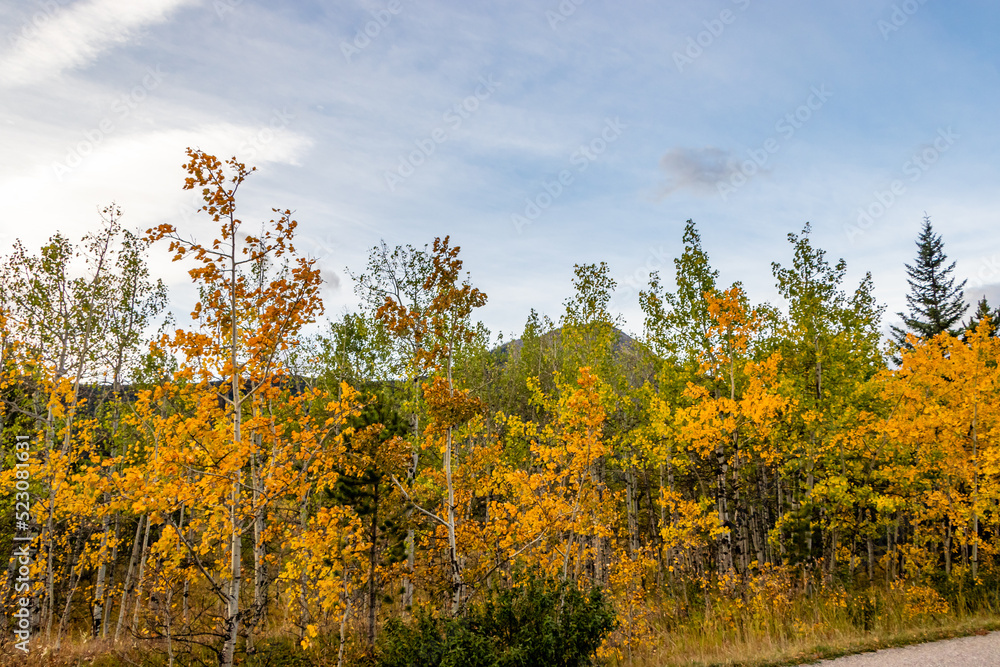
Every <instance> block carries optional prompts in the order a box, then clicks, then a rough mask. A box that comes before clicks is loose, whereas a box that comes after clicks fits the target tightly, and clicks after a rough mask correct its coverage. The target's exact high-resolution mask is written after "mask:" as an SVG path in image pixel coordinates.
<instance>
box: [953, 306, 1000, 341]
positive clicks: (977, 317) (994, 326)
mask: <svg viewBox="0 0 1000 667" xmlns="http://www.w3.org/2000/svg"><path fill="white" fill-rule="evenodd" d="M984 317H985V318H987V319H988V321H989V324H990V335H991V336H996V335H997V332H998V331H1000V308H993V307H992V306H990V304H989V301H987V300H986V297H985V296H984V297H983V298H981V299H980V300H979V303H977V304H976V312H974V313H973V314H972V315H970V316H969V319H967V320H966V321H965V322H964V323H963V324H962V330H963V332H965V331H975V330H976V328H977V327H978V326H979V323H980V322H982V321H983V318H984ZM962 337H963V339H965V338H966V336H965V335H964V333H963V336H962Z"/></svg>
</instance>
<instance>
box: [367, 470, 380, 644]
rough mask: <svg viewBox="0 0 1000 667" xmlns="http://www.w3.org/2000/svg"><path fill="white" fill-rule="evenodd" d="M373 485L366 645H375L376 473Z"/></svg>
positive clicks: (377, 479) (377, 484)
mask: <svg viewBox="0 0 1000 667" xmlns="http://www.w3.org/2000/svg"><path fill="white" fill-rule="evenodd" d="M373 486H374V487H375V488H374V489H373V490H372V524H371V532H370V534H369V539H370V540H371V549H370V550H369V552H368V646H369V647H371V648H374V647H375V616H376V598H377V595H376V589H375V586H376V583H377V580H376V577H375V574H376V572H375V570H376V568H377V565H378V558H377V556H378V550H377V548H376V543H377V539H378V501H379V477H378V476H377V475H376V477H375V482H374V484H373Z"/></svg>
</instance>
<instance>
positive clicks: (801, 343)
mask: <svg viewBox="0 0 1000 667" xmlns="http://www.w3.org/2000/svg"><path fill="white" fill-rule="evenodd" d="M188 158H189V160H188V162H187V163H186V165H185V169H186V172H187V174H188V176H187V178H186V181H185V185H184V187H185V188H187V189H194V190H197V191H199V192H200V193H201V195H202V197H203V200H204V205H203V207H202V211H201V212H202V213H203V214H204V216H205V218H206V219H207V220H209V221H210V222H211V224H212V225H213V229H214V230H215V236H214V238H213V239H212V240H211V241H209V242H205V243H202V242H198V241H197V240H195V238H194V237H193V236H192V235H191V234H190V230H184V229H178V228H175V227H174V226H173V225H171V224H163V225H160V226H158V227H156V228H154V229H151V230H148V232H147V233H146V234H145V235H139V234H135V233H132V232H128V231H125V230H123V229H122V228H121V224H120V217H121V212H120V211H118V209H117V208H115V207H113V206H112V207H109V208H108V209H106V210H105V213H104V216H105V218H104V226H103V227H102V229H101V231H99V232H98V233H96V234H94V235H92V236H90V237H87V238H85V239H84V240H83V241H82V242H81V244H79V245H78V246H74V245H73V244H72V243H70V241H68V240H67V239H65V238H64V237H62V236H59V235H56V236H54V237H53V238H52V239H51V240H50V241H49V243H48V244H47V245H45V246H44V247H43V248H42V249H41V252H40V254H39V255H37V256H35V255H32V254H31V253H29V252H28V251H27V250H26V249H25V248H23V247H21V246H20V245H17V246H15V248H14V251H13V253H11V254H10V255H9V256H8V257H6V259H5V262H4V264H3V267H2V271H3V284H2V288H0V401H2V403H0V406H2V418H3V427H4V428H3V435H2V438H3V445H4V448H5V449H4V451H5V455H6V456H7V458H8V465H6V466H5V472H4V473H3V475H2V477H0V484H2V486H3V490H4V492H5V493H6V494H7V496H6V497H8V498H9V501H8V503H7V505H6V506H5V507H6V508H7V510H8V511H6V512H5V513H4V515H3V516H4V518H3V519H2V523H0V525H2V526H3V530H4V534H5V535H7V536H8V537H11V536H13V535H14V534H28V535H30V536H31V537H32V541H31V546H32V549H33V558H32V564H31V576H30V581H31V584H30V590H29V591H28V593H27V594H26V595H29V596H30V599H31V610H32V612H31V613H32V621H31V623H32V626H33V631H34V632H33V641H34V642H35V643H36V644H37V645H46V646H50V647H53V648H55V649H58V648H59V646H60V643H61V642H63V641H65V640H66V639H67V638H69V637H70V636H72V635H77V636H80V635H83V636H87V637H90V638H93V639H103V640H105V641H107V642H108V645H109V647H110V648H109V650H115V648H114V647H118V646H123V645H125V644H129V643H131V644H136V643H141V644H142V645H143V646H144V647H146V648H145V649H144V650H147V651H149V652H150V653H151V654H155V655H158V656H160V657H162V659H163V661H164V662H169V663H173V662H180V663H189V662H190V663H193V662H197V661H206V660H210V661H217V662H218V663H219V664H222V665H232V664H235V663H237V662H239V661H241V660H244V659H251V658H252V656H261V655H265V654H268V655H270V653H268V652H269V651H270V652H274V651H277V652H278V653H281V654H283V655H285V654H288V655H290V654H294V655H302V656H307V658H306V659H309V660H313V661H315V662H317V663H319V664H334V663H337V664H349V663H352V662H362V663H363V662H365V661H368V663H371V662H372V661H375V662H378V661H380V660H381V661H382V662H383V664H403V662H405V661H406V660H408V659H409V658H408V657H407V656H408V655H409V652H408V651H409V649H408V648H407V647H408V646H409V645H410V644H408V642H425V643H426V645H427V646H430V647H432V649H433V651H438V653H435V655H438V654H440V656H443V655H445V653H446V652H447V650H451V649H449V648H447V647H446V646H445V645H444V644H442V643H441V642H445V643H447V641H451V640H448V639H447V637H448V635H447V632H454V633H457V634H455V635H454V636H455V637H461V638H462V639H461V641H462V642H470V643H468V645H467V646H466V645H465V644H463V646H466V648H461V647H459V648H455V649H454V650H455V651H459V649H461V650H462V651H464V650H466V649H467V648H468V647H470V646H471V647H473V648H474V647H475V646H477V645H478V646H481V647H487V648H488V651H487V650H486V649H483V651H479V652H478V653H477V652H476V651H473V652H472V653H469V655H478V656H479V657H480V658H483V656H488V655H492V656H500V655H508V653H504V651H507V652H510V651H514V652H517V651H521V650H524V649H521V648H517V647H518V646H521V644H519V643H518V642H522V641H526V642H528V641H529V640H530V639H531V638H526V636H522V635H520V634H517V633H518V632H520V630H519V629H518V628H519V627H521V626H524V625H525V624H524V623H521V624H520V625H518V624H516V623H513V624H512V622H511V618H510V617H507V616H504V614H507V613H508V612H509V613H515V612H514V611H510V610H520V611H517V612H516V613H524V614H528V613H531V614H539V615H540V616H539V618H542V617H544V618H546V619H556V620H554V621H551V622H552V623H556V626H552V628H556V629H552V628H549V630H551V632H549V633H548V634H547V635H545V636H546V637H548V639H546V641H550V640H551V642H557V641H558V642H564V644H557V643H553V644H551V646H549V644H546V646H549V648H550V649H551V651H550V652H552V653H553V655H555V654H556V653H558V652H559V651H562V650H563V649H562V648H553V647H562V646H564V645H565V646H569V645H571V644H572V645H573V646H575V647H576V648H574V649H573V650H574V651H576V653H575V654H574V655H576V658H574V659H578V660H579V661H583V660H585V659H588V658H589V656H590V653H591V652H592V651H593V650H594V649H595V648H597V647H598V645H599V649H598V650H597V653H598V655H599V656H600V657H602V658H606V659H610V660H631V659H634V658H636V657H637V656H643V655H647V656H649V655H654V654H655V651H656V650H657V647H662V646H664V639H663V637H665V636H668V635H669V633H672V632H680V631H681V630H682V629H684V628H697V629H698V632H719V633H724V634H726V636H733V637H736V636H743V637H746V636H749V635H753V634H759V635H761V634H762V635H767V636H774V637H779V638H788V637H796V636H821V635H822V627H821V626H822V622H820V621H816V620H815V618H818V614H819V612H816V614H814V615H813V617H812V618H813V620H809V621H807V620H806V616H807V614H804V613H802V609H803V608H804V607H803V605H805V604H811V605H812V609H813V610H814V611H815V610H817V609H821V608H822V609H828V610H830V611H829V614H827V615H826V616H824V617H823V618H826V619H831V618H842V619H844V622H845V623H850V624H853V625H855V626H857V627H858V628H861V629H863V630H864V631H869V630H873V629H876V627H877V626H878V623H884V622H885V618H887V616H886V615H885V613H883V612H881V611H879V610H880V609H883V608H882V607H880V606H879V605H881V604H882V602H880V600H887V599H891V600H894V601H896V603H898V608H899V611H898V613H897V616H898V620H899V621H900V622H904V621H905V622H910V621H914V622H917V621H919V620H920V619H928V618H934V617H941V616H944V615H948V614H954V613H958V612H961V611H968V610H972V609H980V608H986V609H988V608H993V609H995V608H996V605H997V604H998V600H997V597H996V584H997V582H1000V569H998V568H1000V560H998V556H1000V555H998V553H997V551H998V549H997V544H998V541H997V535H998V530H1000V444H998V442H1000V394H998V392H1000V343H998V341H1000V338H997V337H995V336H994V332H993V331H991V330H990V322H989V318H985V319H984V320H983V321H982V323H981V324H980V325H979V326H978V328H977V329H975V330H969V331H967V332H965V335H964V336H961V337H956V336H953V335H950V334H948V333H944V334H941V335H939V336H937V337H935V338H932V339H930V340H918V339H911V340H910V341H909V344H910V345H911V346H912V349H908V350H903V351H902V353H901V357H900V358H901V364H900V365H898V367H897V366H892V365H890V363H889V361H888V360H889V359H891V357H892V355H893V354H895V353H896V352H897V350H888V349H884V348H882V347H881V346H882V343H881V339H882V337H881V334H880V328H879V327H880V317H881V314H882V308H881V307H880V306H878V305H877V304H876V303H875V300H874V297H873V295H872V290H873V288H872V283H871V279H870V276H868V277H866V278H865V279H864V280H863V281H862V282H861V283H860V284H859V285H858V287H857V288H856V289H855V290H854V291H853V292H851V293H847V292H845V291H844V290H843V289H842V282H843V278H844V274H845V267H844V264H843V262H842V261H841V262H839V263H837V264H835V265H832V266H831V265H830V263H829V262H827V260H826V258H825V255H824V253H823V251H822V250H819V249H817V248H814V247H813V246H812V245H811V241H810V239H809V229H808V226H807V227H806V229H805V230H804V231H803V233H802V234H800V235H796V234H791V235H789V241H790V243H791V246H792V263H791V264H790V265H788V266H782V265H781V264H778V263H775V264H774V265H773V266H772V270H773V272H774V275H775V279H776V281H777V285H778V289H779V292H780V293H781V296H782V298H783V300H784V303H783V305H782V307H781V308H779V307H775V306H772V305H769V304H758V305H756V306H755V305H753V304H752V303H751V302H750V299H749V297H748V296H747V294H746V293H745V292H744V290H743V289H742V287H741V286H740V285H739V284H734V285H732V286H730V287H728V288H723V287H720V286H718V285H716V279H717V277H718V273H717V272H716V271H714V270H712V269H711V267H710V266H709V264H708V258H707V254H705V252H704V251H703V250H702V248H701V245H700V239H699V237H698V235H697V231H696V230H695V228H694V226H693V224H691V223H689V224H688V226H687V228H686V230H685V234H684V238H683V242H684V252H683V253H682V255H681V256H680V257H679V258H678V259H677V260H676V269H677V272H676V277H675V281H674V283H675V288H676V291H674V292H669V291H667V290H666V288H665V287H664V286H663V284H662V282H661V279H660V277H659V276H658V275H655V274H654V275H653V276H651V280H650V284H649V287H648V289H647V290H644V291H643V292H642V294H641V295H640V303H641V305H642V308H643V311H644V314H645V322H644V330H643V332H642V335H639V336H636V337H630V336H627V335H625V334H624V333H622V332H621V331H620V328H619V326H618V325H619V322H618V321H617V319H616V318H615V317H614V316H613V315H612V314H611V313H610V312H609V311H608V307H609V303H610V297H611V294H612V292H613V290H614V287H615V285H614V281H613V280H611V278H610V275H609V270H608V267H607V266H606V265H604V264H599V265H580V266H577V267H576V268H575V278H574V282H573V286H574V289H575V294H574V295H573V296H572V297H570V298H569V299H567V301H566V312H565V314H564V315H563V316H562V317H561V318H560V320H559V321H558V322H554V321H551V320H548V319H547V318H544V319H542V318H539V316H538V315H537V314H536V313H534V311H532V314H531V316H530V317H529V320H528V323H527V325H526V327H525V330H524V332H523V334H522V335H521V336H520V337H519V338H518V339H517V340H514V341H509V342H506V343H503V342H502V341H500V342H498V341H497V340H496V339H495V338H494V337H492V335H491V334H490V332H488V331H487V330H486V329H485V327H484V326H482V325H481V324H480V323H478V322H477V321H476V319H475V315H476V311H477V309H478V308H481V307H482V306H484V305H485V304H486V303H487V297H486V295H485V294H483V293H482V292H481V291H480V290H479V289H477V288H475V287H474V286H473V284H472V282H471V276H469V274H468V273H463V262H462V260H461V259H460V248H459V247H458V246H456V245H453V243H452V241H451V239H450V238H449V237H444V238H438V239H435V240H434V241H433V244H432V245H431V246H429V247H425V248H424V249H422V250H421V249H417V248H413V247H409V246H407V247H398V248H396V250H395V251H390V250H389V249H388V247H387V246H385V244H383V245H382V246H381V247H376V248H375V249H374V250H373V252H372V257H371V262H370V264H369V267H368V270H367V271H366V272H365V273H363V274H360V275H358V276H354V279H355V283H356V291H357V293H358V295H359V297H361V302H362V304H361V307H360V310H359V311H358V312H356V313H352V314H349V315H346V316H343V317H341V318H340V319H339V320H337V321H334V322H332V323H327V325H326V326H327V327H328V329H327V330H326V332H325V333H321V334H310V333H309V332H310V331H315V330H316V329H315V325H316V323H317V322H318V320H319V318H320V317H321V316H322V314H323V304H322V302H321V300H320V297H319V287H320V284H321V278H320V273H319V270H318V268H317V267H316V266H315V262H314V260H311V259H309V258H307V257H305V256H303V255H302V254H300V253H299V252H298V251H297V250H296V248H295V245H294V237H295V232H296V227H297V223H296V221H295V220H294V219H293V214H292V212H291V211H290V210H287V209H274V210H273V211H272V213H273V217H272V219H271V220H269V221H268V222H266V223H264V224H263V225H260V226H259V228H255V229H254V230H253V231H248V230H249V229H250V228H249V227H248V226H247V225H246V224H245V223H244V222H243V221H242V220H241V218H240V216H241V215H243V213H242V210H241V209H240V208H239V206H238V204H239V198H238V196H237V195H238V192H239V191H240V189H241V188H242V186H243V185H244V183H245V181H246V180H247V179H248V178H249V177H250V176H251V175H252V173H253V169H252V168H250V169H248V168H247V167H246V166H245V165H243V164H241V163H239V162H238V161H236V160H235V159H232V160H229V161H227V162H225V163H223V162H220V161H219V160H218V159H216V158H215V157H214V156H211V155H208V154H206V153H204V152H201V151H197V150H189V151H188ZM159 252H165V253H168V254H169V255H170V256H172V258H173V259H174V261H177V262H180V263H182V264H183V265H184V266H185V267H186V268H187V270H188V274H189V276H190V279H191V281H192V283H193V284H194V286H195V287H196V290H197V294H198V298H197V301H196V303H195V305H194V307H193V310H192V312H191V313H190V316H189V317H185V318H181V319H182V320H183V323H181V324H177V323H175V322H174V321H173V320H172V319H171V318H165V317H164V316H163V314H162V312H163V309H164V306H165V303H166V300H165V290H164V288H163V286H162V284H160V283H158V282H153V281H152V280H151V279H150V277H149V273H148V270H147V268H146V261H145V260H146V256H147V255H148V254H149V253H159ZM310 327H313V328H312V329H310ZM18 436H22V437H25V436H26V437H27V438H28V439H29V440H30V443H31V458H30V480H31V481H30V487H31V491H30V493H31V497H32V498H33V501H32V503H31V509H30V517H25V518H26V519H27V521H26V522H25V523H24V524H16V525H15V524H12V523H11V522H10V519H8V518H7V517H14V516H15V512H14V509H15V508H14V491H15V485H16V482H17V479H16V477H15V473H14V471H13V465H12V462H13V461H14V460H15V452H16V448H15V442H16V438H17V437H18ZM13 562H14V561H11V563H13ZM14 584H15V568H14V567H13V565H11V567H9V568H8V570H7V575H6V578H5V580H4V589H3V590H4V597H3V603H4V604H5V605H6V606H7V608H8V609H12V608H13V605H14V604H15V599H16V598H17V597H18V595H16V594H15V588H14ZM533 587H534V588H533ZM529 590H530V591H538V596H540V597H538V598H537V600H535V602H531V600H534V599H535V598H532V597H531V596H527V597H525V596H526V595H527V594H526V593H525V591H529ZM532 595H534V594H532ZM804 601H805V602H804ZM536 602H537V604H535V603H536ZM543 602H544V604H542V603H543ZM529 603H530V604H529ZM532 604H535V606H534V607H533V606H531V605H532ZM497 605H509V609H508V608H507V607H498V606H497ZM546 605H547V606H546ZM566 605H569V606H568V607H567V606H566ZM536 607H537V608H536ZM543 607H544V609H543ZM504 609H508V611H504ZM612 612H613V613H612ZM824 613H825V612H824ZM880 614H882V615H881V616H880ZM612 615H613V616H614V619H612ZM569 618H573V619H576V620H574V621H573V622H572V623H573V624H580V627H583V625H586V624H590V625H588V626H587V627H590V628H591V630H592V631H593V632H591V633H590V634H586V633H584V634H580V635H574V634H573V633H572V632H570V631H569V630H567V627H568V626H566V627H564V626H562V625H559V623H564V621H565V619H569ZM9 619H10V615H9V614H8V615H6V616H5V617H4V620H3V621H2V622H0V623H9ZM559 619H563V620H559ZM879 619H881V620H879ZM914 619H916V620H914ZM549 622H550V621H545V623H549ZM565 622H566V623H568V622H569V621H565ZM505 623H506V624H507V625H504V624H505ZM491 624H492V625H491ZM486 626H489V627H490V628H493V630H490V632H493V634H489V633H486V634H482V635H480V634H477V633H479V632H480V630H482V628H484V627H486ZM515 626H517V627H515ZM573 627H577V625H573ZM449 628H450V630H447V632H446V629H449ZM497 628H507V629H505V630H498V629H497ZM522 629H523V628H522ZM494 630H495V632H494ZM612 630H613V631H612ZM483 632H485V631H483ZM10 635H11V632H10V626H9V625H8V626H7V630H4V633H3V636H4V637H9V636H10ZM514 635H517V638H516V641H515V639H512V637H514ZM553 638H555V639H553ZM595 638H596V639H595ZM3 641H7V640H6V639H4V640H3ZM455 641H458V640H457V639H456V640H455ZM282 642H284V643H282ZM476 642H485V643H482V644H476ZM567 642H568V643H567ZM573 642H576V643H575V644H574V643H573ZM529 643H530V642H529ZM421 645H423V644H421ZM275 647H279V648H278V649H276V648H275ZM280 647H283V648H280ZM434 647H436V648H434ZM453 648H454V647H453ZM428 650H431V649H428ZM470 650H471V649H470ZM547 650H548V649H547ZM567 650H568V649H567ZM289 652H291V653H289ZM457 654H458V653H456V655H457ZM577 654H579V655H577ZM462 655H465V654H464V653H463V654H462ZM440 656H439V659H443V658H440ZM286 657H287V655H286ZM483 659H484V660H485V659H486V658H483ZM490 659H492V658H490ZM503 659H506V658H503ZM394 660H395V661H396V662H393V661H394ZM496 660H501V658H499V657H497V658H496ZM400 661H403V662H400ZM432 663H433V661H431V662H429V663H428V664H432ZM406 664H409V663H406ZM433 664H436V663H433ZM483 664H487V662H484V663H483ZM489 664H494V663H489ZM567 664H568V663H567ZM573 664H580V663H573Z"/></svg>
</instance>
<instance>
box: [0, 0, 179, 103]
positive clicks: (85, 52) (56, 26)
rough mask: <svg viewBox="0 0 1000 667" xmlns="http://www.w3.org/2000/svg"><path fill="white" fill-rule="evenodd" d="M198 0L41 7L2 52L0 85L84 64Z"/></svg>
mask: <svg viewBox="0 0 1000 667" xmlns="http://www.w3.org/2000/svg"><path fill="white" fill-rule="evenodd" d="M196 1H197V0H142V1H141V2H136V1H135V0H86V1H84V2H78V3H75V4H73V5H71V6H69V7H66V8H59V7H58V5H56V3H55V2H51V3H48V4H46V5H45V9H44V11H43V12H40V13H37V14H36V15H35V16H34V17H32V18H31V19H30V20H29V21H28V22H27V23H26V24H25V25H24V26H23V27H22V29H21V30H20V32H19V33H15V34H17V35H18V37H19V39H17V40H16V41H15V42H14V46H13V48H11V49H10V50H9V51H8V52H7V53H5V54H3V55H2V56H0V86H19V85H25V84H32V83H37V82H39V81H44V80H46V79H49V78H52V77H54V76H56V75H58V74H59V73H60V72H62V71H63V70H66V69H73V68H77V67H82V66H84V65H87V64H89V63H91V62H93V61H94V60H96V59H97V58H98V57H99V56H100V55H101V54H102V53H104V52H105V51H108V50H109V49H111V48H113V47H115V46H118V45H121V44H125V43H127V42H129V41H130V40H132V39H134V37H135V36H136V34H137V32H138V31H139V30H140V29H141V28H144V27H146V26H148V25H152V24H155V23H161V22H163V21H165V20H166V19H167V17H168V15H169V14H170V13H171V12H172V11H174V10H175V9H177V8H179V7H181V6H183V5H187V4H192V3H193V2H196Z"/></svg>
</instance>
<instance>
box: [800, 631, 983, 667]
mask: <svg viewBox="0 0 1000 667" xmlns="http://www.w3.org/2000/svg"><path fill="white" fill-rule="evenodd" d="M810 664H813V665H824V666H829V667H952V666H953V665H954V666H955V667H1000V632H991V633H989V634H988V635H981V636H972V637H961V638H959V639H946V640H944V641H940V642H931V643H929V644H915V645H913V646H905V647H903V648H890V649H884V650H881V651H875V652H874V653H859V654H858V655H849V656H846V657H844V658H837V659H836V660H822V661H820V662H814V663H810Z"/></svg>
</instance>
